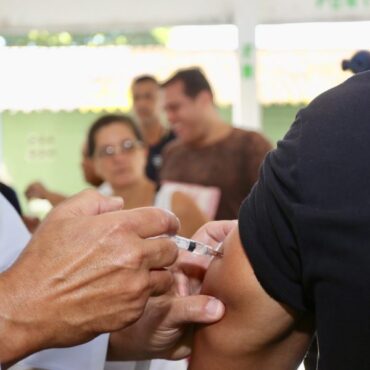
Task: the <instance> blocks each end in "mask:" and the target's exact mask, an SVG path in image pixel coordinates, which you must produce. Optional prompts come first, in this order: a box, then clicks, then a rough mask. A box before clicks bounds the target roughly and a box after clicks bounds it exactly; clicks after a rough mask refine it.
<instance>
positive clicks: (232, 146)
mask: <svg viewBox="0 0 370 370" xmlns="http://www.w3.org/2000/svg"><path fill="white" fill-rule="evenodd" d="M270 149H271V144H270V143H269V142H268V141H267V140H266V139H265V138H264V137H263V136H262V135H261V134H259V133H257V132H252V131H246V130H241V129H237V128H233V129H232V131H231V133H230V134H229V135H228V136H227V137H226V138H224V139H222V140H220V141H218V142H216V143H214V144H211V145H208V146H205V147H201V148H195V147H192V146H189V145H185V144H183V143H182V142H181V141H180V140H175V141H173V142H171V143H170V144H168V145H167V147H166V148H165V149H164V152H163V166H162V169H161V173H160V178H161V181H165V180H167V181H177V182H185V183H191V184H198V185H204V186H216V187H218V188H219V189H220V190H221V199H220V204H219V207H218V210H217V213H216V217H215V219H216V220H221V219H223V220H226V219H236V218H237V216H238V211H239V207H240V205H241V203H242V201H243V199H244V198H245V197H246V196H247V195H248V193H249V192H250V190H251V189H252V186H253V185H254V183H255V182H256V181H257V179H258V173H259V167H260V165H261V163H262V161H263V159H264V157H265V156H266V154H267V152H268V151H269V150H270Z"/></svg>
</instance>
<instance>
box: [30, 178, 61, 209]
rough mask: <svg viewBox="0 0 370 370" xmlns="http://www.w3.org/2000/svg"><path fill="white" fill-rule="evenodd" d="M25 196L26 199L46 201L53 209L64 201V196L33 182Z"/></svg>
mask: <svg viewBox="0 0 370 370" xmlns="http://www.w3.org/2000/svg"><path fill="white" fill-rule="evenodd" d="M25 194H26V197H27V198H28V199H31V198H40V199H46V200H48V201H49V202H50V203H51V204H52V206H53V207H55V206H56V205H58V204H59V203H61V202H63V201H64V200H65V199H66V196H64V195H62V194H59V193H54V192H52V191H50V190H48V189H47V188H46V187H45V186H44V185H43V184H42V183H41V182H34V183H32V184H30V185H29V186H28V188H27V189H26V191H25Z"/></svg>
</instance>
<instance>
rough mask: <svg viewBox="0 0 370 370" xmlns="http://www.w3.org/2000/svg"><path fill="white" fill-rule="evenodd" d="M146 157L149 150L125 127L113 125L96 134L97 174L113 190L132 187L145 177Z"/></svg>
mask: <svg viewBox="0 0 370 370" xmlns="http://www.w3.org/2000/svg"><path fill="white" fill-rule="evenodd" d="M146 157H147V153H146V149H145V148H144V147H143V146H142V143H140V142H139V141H138V139H137V138H136V136H135V134H134V132H133V131H132V130H131V128H130V127H129V126H126V125H125V124H122V123H119V122H116V123H115V122H113V123H111V124H109V125H107V126H105V127H103V128H101V129H100V130H99V131H98V132H97V133H96V135H95V153H94V157H93V158H94V166H95V171H96V173H97V174H98V175H99V176H100V177H101V178H102V179H103V180H104V181H107V182H108V183H110V184H111V186H112V187H113V189H115V188H122V187H124V186H127V185H131V184H133V183H135V182H136V181H138V180H139V179H141V178H142V177H143V176H145V175H144V171H145V165H146V160H147V159H146Z"/></svg>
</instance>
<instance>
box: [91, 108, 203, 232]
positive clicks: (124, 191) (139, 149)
mask: <svg viewBox="0 0 370 370" xmlns="http://www.w3.org/2000/svg"><path fill="white" fill-rule="evenodd" d="M87 144H88V155H89V156H90V157H91V158H92V160H93V163H94V166H95V171H96V173H97V174H98V175H99V176H100V177H101V178H102V179H103V180H104V181H105V182H107V183H108V184H109V185H110V186H111V188H112V191H113V195H115V196H121V197H122V198H124V200H125V209H131V208H137V207H147V206H157V207H161V208H167V209H169V210H171V211H172V212H173V213H175V214H176V215H177V217H178V218H179V219H180V222H181V230H180V233H179V234H180V235H183V236H187V237H190V236H191V235H193V234H194V232H195V231H196V230H197V229H198V228H199V227H200V226H201V225H203V224H204V223H205V222H206V221H207V220H206V217H205V215H204V214H203V213H202V212H201V211H200V210H199V208H198V207H197V206H196V204H195V203H194V201H193V200H192V199H191V198H189V196H188V195H186V194H183V193H181V192H173V193H168V192H167V191H165V190H164V189H160V188H159V189H158V186H157V185H156V184H155V183H154V182H153V181H151V180H150V179H149V178H147V177H146V175H145V166H146V161H147V147H146V145H145V143H144V141H143V137H142V134H141V132H140V130H139V129H138V127H137V126H136V124H135V122H134V121H133V120H132V119H131V118H130V117H128V116H124V115H105V116H102V117H100V118H99V119H98V120H97V121H95V122H94V123H93V125H92V126H91V128H90V130H89V133H88V143H87Z"/></svg>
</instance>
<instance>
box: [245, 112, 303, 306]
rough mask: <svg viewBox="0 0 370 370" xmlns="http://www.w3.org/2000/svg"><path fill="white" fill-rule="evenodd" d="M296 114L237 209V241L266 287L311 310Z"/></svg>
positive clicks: (276, 295) (278, 296)
mask: <svg viewBox="0 0 370 370" xmlns="http://www.w3.org/2000/svg"><path fill="white" fill-rule="evenodd" d="M300 133H301V122H300V117H299V115H298V116H297V118H296V121H295V122H294V123H293V125H292V127H291V129H290V130H289V132H288V133H287V135H286V136H285V138H284V139H283V140H282V141H280V142H279V143H278V145H277V148H276V149H275V150H273V151H271V152H270V153H269V154H268V155H267V157H266V159H265V161H264V163H263V165H262V167H261V173H260V178H259V180H258V182H257V183H256V184H255V186H254V187H253V190H252V191H251V193H250V195H249V196H248V198H247V199H246V200H245V201H244V202H243V204H242V207H241V209H240V214H239V231H240V236H241V241H242V244H243V246H244V249H245V251H246V254H247V255H248V258H249V260H250V262H251V264H252V267H253V269H254V272H255V274H256V276H257V278H258V280H259V282H260V283H261V285H262V286H263V288H264V289H265V290H266V292H267V293H268V294H269V295H270V296H272V297H273V298H274V299H276V300H278V301H279V302H282V303H285V304H287V305H288V306H290V307H292V308H293V309H295V310H298V311H307V310H309V304H308V302H307V299H306V297H305V294H304V288H303V284H302V268H301V257H300V249H299V241H298V235H297V232H296V227H295V223H294V219H295V217H294V214H295V212H296V208H297V206H299V202H300V194H299V171H298V167H299V166H298V164H299V151H298V150H299V142H300V136H301V134H300Z"/></svg>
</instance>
